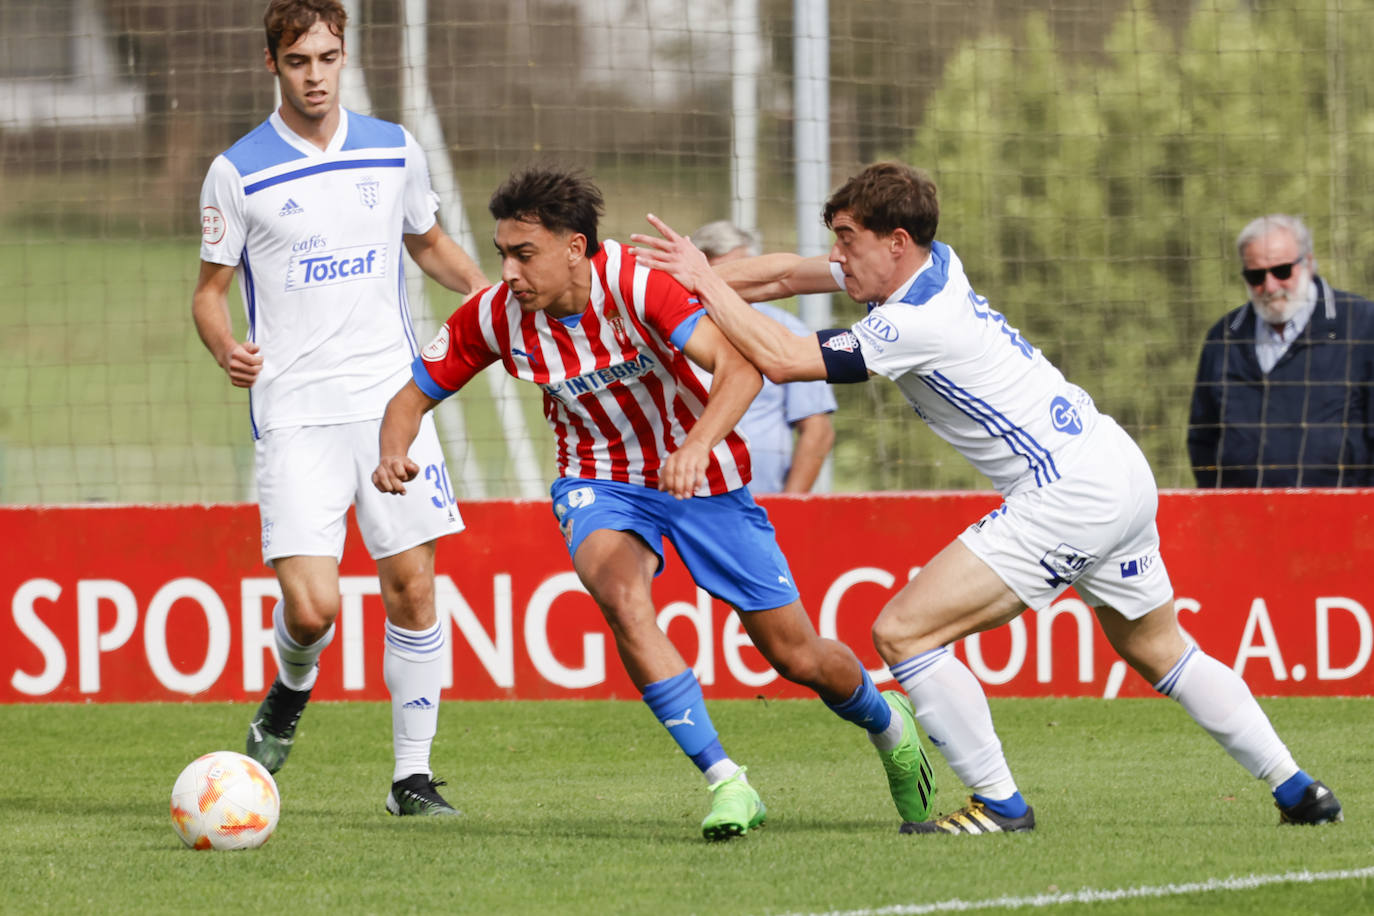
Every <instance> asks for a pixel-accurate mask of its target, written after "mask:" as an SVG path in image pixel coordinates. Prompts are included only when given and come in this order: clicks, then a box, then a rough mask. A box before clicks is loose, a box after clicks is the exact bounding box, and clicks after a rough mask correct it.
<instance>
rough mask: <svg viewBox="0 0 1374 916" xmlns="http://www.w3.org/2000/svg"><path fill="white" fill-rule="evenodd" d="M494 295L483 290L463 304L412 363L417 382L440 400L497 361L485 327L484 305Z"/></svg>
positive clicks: (411, 369) (426, 391)
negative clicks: (485, 333)
mask: <svg viewBox="0 0 1374 916" xmlns="http://www.w3.org/2000/svg"><path fill="white" fill-rule="evenodd" d="M490 298H491V290H490V289H488V290H483V291H482V292H481V293H478V294H477V295H475V296H473V297H472V298H470V299H468V301H467V302H464V303H463V304H462V305H460V306H459V307H458V309H457V311H455V312H454V313H453V314H452V315H450V316H449V317H448V320H447V321H445V322H444V323H443V325H442V326H441V327H440V328H439V333H438V334H436V335H434V339H433V340H431V341H430V342H429V343H428V344H426V345H425V347H424V349H422V350H421V351H420V355H419V356H417V357H415V360H414V362H412V363H411V367H410V373H411V376H412V377H413V378H414V379H415V384H416V385H417V386H418V387H419V389H420V390H421V391H423V392H424V393H425V394H427V395H429V396H430V397H431V398H434V399H435V400H436V401H442V400H443V399H444V398H446V397H448V396H449V395H451V394H453V393H454V392H456V391H457V390H458V389H459V388H462V387H463V386H464V385H466V384H467V383H468V381H469V380H471V379H472V377H473V376H474V375H476V374H477V373H479V372H481V371H482V370H483V369H485V368H486V367H487V366H490V365H491V364H492V363H494V362H496V360H497V358H498V356H499V354H497V353H496V352H494V351H493V350H492V349H491V348H490V347H489V346H487V342H486V340H485V339H484V338H483V335H482V328H481V309H482V304H483V303H484V302H487V301H488V300H489V299H490Z"/></svg>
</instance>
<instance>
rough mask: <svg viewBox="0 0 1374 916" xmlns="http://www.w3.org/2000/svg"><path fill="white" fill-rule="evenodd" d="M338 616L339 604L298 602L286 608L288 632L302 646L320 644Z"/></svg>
mask: <svg viewBox="0 0 1374 916" xmlns="http://www.w3.org/2000/svg"><path fill="white" fill-rule="evenodd" d="M337 616H339V606H338V603H337V602H333V603H331V602H329V601H321V602H311V601H303V602H298V603H296V604H294V605H290V606H288V607H287V608H286V613H285V617H286V632H287V633H288V634H290V636H291V638H292V639H294V640H295V641H296V642H297V643H299V644H300V645H302V646H308V645H311V644H313V643H315V642H318V641H319V640H320V639H321V638H322V637H323V636H324V634H325V633H327V632H329V627H330V626H331V625H332V624H333V623H334V618H335V617H337Z"/></svg>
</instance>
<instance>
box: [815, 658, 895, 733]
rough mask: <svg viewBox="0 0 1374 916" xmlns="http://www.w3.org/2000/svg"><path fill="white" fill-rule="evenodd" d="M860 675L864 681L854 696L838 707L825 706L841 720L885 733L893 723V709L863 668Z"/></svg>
mask: <svg viewBox="0 0 1374 916" xmlns="http://www.w3.org/2000/svg"><path fill="white" fill-rule="evenodd" d="M859 673H860V675H862V676H863V680H862V681H860V682H859V686H858V687H855V688H854V695H853V696H851V697H850V698H849V699H847V700H845V701H844V702H843V703H841V704H839V705H838V706H836V705H835V704H834V703H826V704H825V705H826V706H829V707H830V709H831V710H832V711H833V712H834V713H835V715H837V716H839V717H840V718H841V719H847V720H848V721H850V722H853V723H854V724H855V725H858V726H861V727H863V728H866V729H868V730H869V731H871V732H880V731H883V730H884V729H886V728H887V726H888V725H889V724H890V723H891V722H892V707H891V706H888V705H887V700H884V699H883V695H882V694H881V693H879V692H878V688H877V687H874V686H873V679H872V678H870V677H869V676H868V672H867V671H865V670H864V669H863V667H862V666H860V667H859Z"/></svg>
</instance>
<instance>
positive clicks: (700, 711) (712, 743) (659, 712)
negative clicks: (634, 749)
mask: <svg viewBox="0 0 1374 916" xmlns="http://www.w3.org/2000/svg"><path fill="white" fill-rule="evenodd" d="M644 702H645V703H647V704H648V705H649V709H650V710H651V711H652V712H653V714H654V715H655V716H656V717H657V718H658V721H659V722H660V723H661V724H662V725H663V727H664V728H666V729H668V734H670V735H672V737H673V740H674V741H676V742H677V746H678V747H680V748H682V752H683V753H684V754H686V755H687V756H688V757H691V758H692V762H693V763H695V764H696V765H697V768H698V769H699V770H701V771H702V772H703V773H705V772H706V770H707V769H708V768H709V767H710V766H711V765H712V764H713V763H717V762H718V761H721V760H724V759H725V758H726V753H725V749H724V748H722V747H721V746H720V736H719V735H717V734H716V727H715V726H714V725H712V724H711V716H710V714H709V713H707V712H706V700H705V699H704V698H703V697H702V695H701V684H699V683H698V682H697V677H696V675H695V674H693V673H692V669H691V668H688V669H687V670H685V671H683V672H682V673H681V674H679V675H676V676H674V677H670V678H668V679H667V680H664V681H655V682H654V683H652V684H650V685H648V686H647V687H645V688H644Z"/></svg>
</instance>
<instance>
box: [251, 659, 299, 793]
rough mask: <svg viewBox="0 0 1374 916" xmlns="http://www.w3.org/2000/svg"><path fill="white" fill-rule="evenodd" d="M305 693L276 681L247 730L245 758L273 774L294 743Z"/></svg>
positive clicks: (278, 768)
mask: <svg viewBox="0 0 1374 916" xmlns="http://www.w3.org/2000/svg"><path fill="white" fill-rule="evenodd" d="M309 700H310V691H309V690H292V689H291V688H290V687H287V686H286V685H285V684H283V683H282V682H281V678H277V679H276V680H275V681H273V682H272V689H271V690H269V691H267V696H266V697H264V698H263V701H262V705H260V706H259V707H258V712H257V715H255V716H254V717H253V721H252V723H251V724H250V725H249V726H248V750H247V752H246V753H247V754H248V756H249V757H252V758H253V759H254V760H256V761H257V762H258V763H260V764H262V765H263V767H265V768H266V769H267V772H269V773H275V772H277V771H278V770H280V769H281V768H282V765H283V764H285V763H286V755H287V754H289V753H291V745H292V744H294V743H295V741H296V724H297V723H298V722H300V720H301V713H302V712H304V711H305V704H306V703H307V702H308V701H309Z"/></svg>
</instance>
